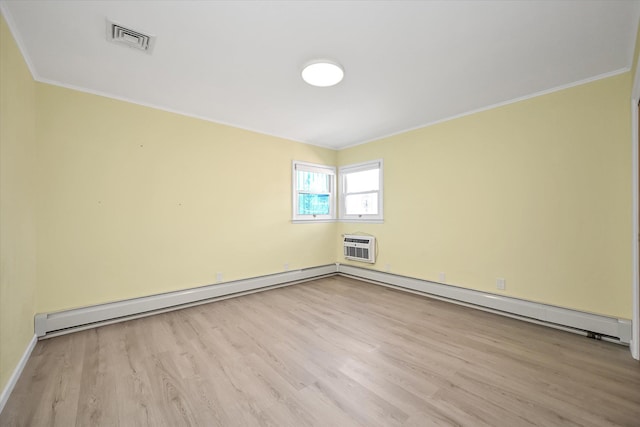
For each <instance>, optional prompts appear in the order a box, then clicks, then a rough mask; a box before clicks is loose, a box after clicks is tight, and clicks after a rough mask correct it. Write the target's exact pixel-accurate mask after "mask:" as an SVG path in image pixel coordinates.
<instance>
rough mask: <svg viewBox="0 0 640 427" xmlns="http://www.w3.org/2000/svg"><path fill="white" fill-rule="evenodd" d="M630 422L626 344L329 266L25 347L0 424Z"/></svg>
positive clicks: (637, 398)
mask: <svg viewBox="0 0 640 427" xmlns="http://www.w3.org/2000/svg"><path fill="white" fill-rule="evenodd" d="M72 425H77V426H225V427H226V426H279V427H280V426H292V427H294V426H295V427H303V426H329V425H330V426H346V427H351V426H354V427H360V426H367V427H369V426H385V427H386V426H398V427H410V426H473V427H476V426H480V427H481V426H494V427H495V426H509V427H513V426H515V427H518V426H582V427H595V426H598V427H600V426H629V427H638V426H640V363H638V362H637V361H634V360H633V359H631V357H630V354H629V350H628V348H625V347H623V346H619V345H616V344H612V343H606V342H601V341H595V340H589V339H587V338H585V337H581V336H578V335H573V334H569V333H567V332H563V331H558V330H554V329H549V328H546V327H543V326H540V325H534V324H528V323H524V322H521V321H518V320H514V319H509V318H505V317H501V316H497V315H495V314H492V313H486V312H482V311H477V310H473V309H470V308H466V307H461V306H456V305H452V304H449V303H446V302H442V301H439V300H434V299H429V298H425V297H423V296H419V295H414V294H410V293H403V292H400V291H397V290H392V289H388V288H384V287H380V286H374V285H372V284H368V283H363V282H360V281H357V280H354V279H348V278H342V277H331V278H325V279H321V280H317V281H313V282H308V283H304V284H300V285H296V286H290V287H286V288H280V289H275V290H271V291H267V292H262V293H257V294H251V295H246V296H243V297H240V298H233V299H227V300H223V301H218V302H215V303H211V304H206V305H201V306H196V307H192V308H188V309H184V310H179V311H173V312H168V313H164V314H160V315H156V316H152V317H147V318H141V319H137V320H132V321H128V322H123V323H119V324H113V325H108V326H103V327H100V328H96V329H92V330H86V331H82V332H77V333H73V334H69V335H65V336H60V337H57V338H52V339H47V340H44V341H40V342H38V343H37V345H36V348H35V349H34V351H33V353H32V356H31V358H30V360H29V361H28V363H27V365H26V367H25V370H24V372H23V374H22V377H21V378H20V380H19V381H18V383H17V385H16V387H15V389H14V392H13V394H12V396H11V397H10V399H9V401H8V402H7V405H6V407H5V409H4V411H3V412H2V413H1V414H0V426H3V427H4V426H72Z"/></svg>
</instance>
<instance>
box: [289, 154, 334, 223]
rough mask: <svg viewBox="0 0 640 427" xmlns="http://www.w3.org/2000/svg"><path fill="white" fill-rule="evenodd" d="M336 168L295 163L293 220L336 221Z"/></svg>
mask: <svg viewBox="0 0 640 427" xmlns="http://www.w3.org/2000/svg"><path fill="white" fill-rule="evenodd" d="M335 192H336V168H334V167H332V166H324V165H315V164H312V163H303V162H293V220H294V221H321V220H334V219H335V218H336V215H335V205H336V202H335Z"/></svg>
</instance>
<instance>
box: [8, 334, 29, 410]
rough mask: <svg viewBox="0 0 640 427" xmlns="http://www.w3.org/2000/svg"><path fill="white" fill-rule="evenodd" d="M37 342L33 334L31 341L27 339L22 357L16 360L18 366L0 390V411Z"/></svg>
mask: <svg viewBox="0 0 640 427" xmlns="http://www.w3.org/2000/svg"><path fill="white" fill-rule="evenodd" d="M37 342H38V337H37V336H36V335H35V334H34V335H33V337H31V341H29V344H28V345H27V348H26V349H25V350H24V353H23V354H22V357H21V358H20V360H19V361H18V366H16V368H15V369H14V370H13V373H12V374H11V376H10V377H9V382H7V385H5V386H4V389H3V390H2V394H0V413H2V410H3V409H4V405H6V404H7V401H8V400H9V396H11V392H12V391H13V388H14V387H15V386H16V383H17V382H18V378H20V375H22V371H23V370H24V367H25V365H26V364H27V361H28V360H29V357H31V352H32V351H33V349H34V348H35V346H36V343H37Z"/></svg>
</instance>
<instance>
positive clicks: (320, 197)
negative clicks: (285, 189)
mask: <svg viewBox="0 0 640 427" xmlns="http://www.w3.org/2000/svg"><path fill="white" fill-rule="evenodd" d="M298 215H329V195H328V194H298Z"/></svg>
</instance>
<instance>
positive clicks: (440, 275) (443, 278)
mask: <svg viewBox="0 0 640 427" xmlns="http://www.w3.org/2000/svg"><path fill="white" fill-rule="evenodd" d="M438 281H439V282H440V283H445V282H446V281H447V275H446V274H444V272H442V271H441V272H440V273H438Z"/></svg>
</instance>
